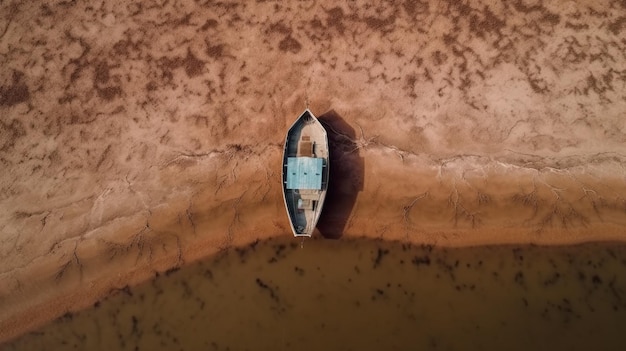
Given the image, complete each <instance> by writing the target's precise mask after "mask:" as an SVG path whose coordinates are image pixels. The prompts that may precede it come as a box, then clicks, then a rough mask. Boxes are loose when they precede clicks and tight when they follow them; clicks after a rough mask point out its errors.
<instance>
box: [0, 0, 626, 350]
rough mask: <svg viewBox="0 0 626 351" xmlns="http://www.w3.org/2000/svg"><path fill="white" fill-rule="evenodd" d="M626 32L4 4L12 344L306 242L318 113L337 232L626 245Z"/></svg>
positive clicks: (515, 15) (556, 22) (2, 88)
mask: <svg viewBox="0 0 626 351" xmlns="http://www.w3.org/2000/svg"><path fill="white" fill-rule="evenodd" d="M361 5H363V6H361ZM366 5H367V6H366ZM624 15H626V5H625V4H624V2H621V3H620V2H616V1H600V2H597V1H596V2H591V1H586V0H582V1H572V2H568V3H567V6H563V4H561V3H560V2H553V3H550V2H547V3H544V2H539V3H537V2H536V1H534V2H533V1H527V0H523V1H516V2H515V3H511V2H507V1H483V0H475V1H470V2H463V3H461V2H458V1H435V0H431V1H419V2H413V1H407V2H402V3H401V2H389V3H384V4H381V3H376V2H372V3H371V4H356V3H339V4H338V3H336V2H332V1H329V0H318V1H315V2H297V3H296V2H293V3H290V4H287V5H285V4H277V3H274V2H268V1H262V2H245V1H240V2H232V3H228V4H224V3H223V2H212V1H208V2H202V4H200V3H199V2H197V1H188V0H179V1H161V2H157V3H154V4H151V5H150V6H141V5H138V4H132V3H130V4H129V3H127V2H123V1H110V2H92V1H83V2H67V1H65V2H58V3H48V2H44V1H33V2H18V1H11V2H7V1H5V2H0V57H2V58H3V60H4V61H3V62H6V64H4V65H3V68H5V69H3V70H1V71H0V116H2V118H0V119H1V120H0V165H1V167H2V170H3V172H0V266H1V267H2V268H1V269H0V343H1V342H2V340H7V339H9V338H11V337H13V336H15V335H18V334H20V333H21V332H22V331H24V330H27V329H32V327H34V326H37V325H40V324H42V323H44V322H47V321H49V320H52V319H54V318H56V317H58V316H60V315H62V314H64V313H66V312H67V311H72V310H74V309H79V308H81V307H86V306H89V305H92V304H93V303H95V302H96V301H97V300H98V299H100V298H102V297H103V296H105V295H106V294H108V293H109V292H110V291H112V290H119V289H123V288H124V286H126V285H127V284H131V283H133V284H134V283H135V282H139V281H145V280H147V279H149V278H150V277H151V276H153V275H154V274H155V272H165V271H167V270H168V269H172V267H176V266H180V265H182V264H185V263H189V262H191V261H193V260H196V259H200V258H202V257H208V256H211V255H213V254H214V253H216V252H219V251H220V250H223V249H225V248H229V247H233V246H235V245H245V244H246V243H250V242H254V241H255V240H257V239H265V238H268V237H271V236H277V235H278V236H282V235H286V236H290V235H291V234H290V229H289V225H288V222H287V217H286V214H285V211H284V208H283V207H284V206H283V199H282V194H281V179H280V172H281V171H280V170H281V169H282V148H283V141H284V137H285V133H286V132H287V129H288V128H289V126H290V125H291V124H292V122H293V121H294V119H295V118H296V117H297V116H298V115H299V114H300V113H301V112H302V111H303V110H304V109H305V107H307V108H310V109H311V111H312V112H313V113H314V114H315V115H316V116H318V117H319V118H320V119H322V120H323V121H324V122H325V125H326V126H328V127H329V129H331V132H330V133H329V138H330V144H331V152H330V158H331V160H330V172H331V180H330V182H329V187H330V188H329V193H328V196H327V198H326V202H325V205H324V213H323V214H322V218H321V219H320V222H319V223H318V229H319V230H320V233H322V234H323V235H324V236H325V237H328V238H335V239H339V240H342V239H350V238H354V237H359V236H363V235H365V236H367V237H371V238H380V239H384V240H404V241H407V242H412V243H417V244H425V245H436V246H450V247H451V246H456V247H461V246H468V245H484V244H502V243H510V244H512V243H517V244H520V243H521V244H524V243H526V244H532V245H553V244H571V243H579V242H590V241H605V240H617V241H619V242H625V241H626V233H624V228H626V126H625V125H624V123H623V121H624V111H626V56H624V53H625V52H626V41H624V39H623V37H624V33H625V31H626V27H624V22H623V18H624ZM122 291H123V290H122Z"/></svg>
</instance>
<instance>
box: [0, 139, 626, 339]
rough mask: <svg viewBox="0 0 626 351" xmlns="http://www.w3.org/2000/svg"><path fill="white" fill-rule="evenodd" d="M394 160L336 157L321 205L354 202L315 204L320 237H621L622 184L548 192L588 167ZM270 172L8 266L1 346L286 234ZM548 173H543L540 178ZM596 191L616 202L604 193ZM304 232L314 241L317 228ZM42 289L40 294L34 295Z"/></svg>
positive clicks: (248, 173) (430, 241) (523, 241)
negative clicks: (357, 165) (361, 162)
mask: <svg viewBox="0 0 626 351" xmlns="http://www.w3.org/2000/svg"><path fill="white" fill-rule="evenodd" d="M268 150H269V151H267V154H264V155H263V157H265V158H266V159H268V160H271V161H270V162H268V163H270V164H273V162H272V161H274V159H276V160H275V161H277V162H279V161H280V160H279V157H280V152H279V151H278V150H277V149H274V148H272V149H268ZM394 153H396V151H389V150H385V149H384V148H379V147H374V146H372V147H370V148H366V149H363V150H360V151H359V152H358V153H352V154H343V155H342V157H343V161H342V162H340V163H338V164H337V167H335V172H336V173H337V174H338V175H341V176H343V175H345V174H346V172H348V173H350V172H352V173H353V174H354V173H355V172H353V170H352V171H350V170H346V169H342V167H348V168H350V167H354V162H353V161H354V160H355V159H358V158H360V157H361V154H363V156H364V159H365V160H367V163H366V164H365V167H364V169H363V170H362V171H363V172H362V176H361V178H360V181H361V183H362V185H361V186H355V184H356V183H355V182H354V179H350V178H349V177H347V178H342V179H331V181H333V180H334V181H335V187H334V191H335V194H333V196H332V197H331V198H330V199H331V201H333V198H334V199H335V200H336V199H337V197H339V198H342V197H343V198H354V202H353V204H352V208H343V212H342V211H341V208H337V206H335V208H333V205H332V204H331V203H329V204H325V208H324V211H327V210H328V212H324V214H323V215H322V218H321V219H320V223H318V228H321V227H324V225H326V227H328V226H331V227H332V226H336V225H337V224H342V223H343V224H344V226H343V228H344V229H343V231H344V233H343V234H341V235H340V236H339V237H337V236H333V235H332V233H331V235H326V236H327V237H330V238H331V239H328V240H333V239H332V238H334V239H338V240H357V239H359V238H371V239H381V240H388V241H399V242H406V243H411V244H415V245H433V246H435V247H451V248H462V247H471V246H501V245H522V246H523V245H540V246H569V245H579V244H586V243H596V242H620V243H623V242H626V235H625V234H624V233H623V228H624V226H626V216H624V215H623V211H626V207H622V206H626V205H624V202H623V201H624V200H622V198H621V196H620V195H619V194H626V185H624V184H623V183H622V185H621V188H620V187H619V186H618V185H619V184H620V179H619V178H616V179H615V181H616V184H618V185H614V186H613V187H610V186H608V185H607V184H608V183H610V182H609V181H608V180H607V179H601V178H595V179H596V180H598V179H600V180H601V181H600V182H599V183H598V184H595V186H594V184H591V183H589V182H587V183H585V185H584V187H583V186H581V185H580V184H578V187H579V189H577V191H575V189H573V188H571V187H570V188H569V190H568V191H565V190H560V191H558V192H557V193H555V191H556V190H555V189H557V188H558V189H563V187H565V186H567V185H568V184H569V183H568V180H570V181H571V179H574V178H576V177H575V176H580V177H578V178H581V177H583V176H589V172H590V167H586V168H585V171H584V172H582V171H580V172H579V174H575V173H572V172H571V171H567V172H561V173H562V174H561V178H559V177H558V176H557V178H554V177H555V173H554V172H555V170H553V169H545V170H544V171H538V173H535V172H531V173H529V172H528V170H523V169H521V168H520V169H517V170H513V171H511V168H510V166H506V167H504V166H501V165H497V164H495V163H494V164H493V165H491V166H489V167H487V166H485V165H483V166H482V167H483V170H485V169H491V170H490V171H488V172H487V173H488V174H481V175H480V176H479V177H475V176H472V175H470V174H469V172H468V171H467V170H468V167H467V165H466V164H463V163H461V164H456V165H452V164H448V168H447V169H446V170H445V171H443V173H442V170H441V169H437V168H436V167H425V166H424V165H423V164H422V165H421V166H419V164H420V162H423V160H420V159H419V158H417V157H414V156H410V155H405V156H404V157H397V158H393V157H391V156H393V154H394ZM234 160H235V158H225V159H223V160H222V161H223V164H222V166H219V167H214V165H213V166H210V167H209V166H207V165H206V164H203V163H201V162H198V163H197V164H195V165H194V166H189V165H187V167H192V168H193V167H197V168H199V170H191V169H189V168H188V169H187V171H188V172H189V173H190V174H203V172H201V171H200V170H207V168H211V169H224V170H227V169H230V167H229V166H228V163H230V162H236V161H234ZM213 161H214V162H215V160H213ZM339 165H341V166H339ZM373 165H377V166H376V167H375V166H373ZM171 167H174V168H176V167H179V166H176V165H172V166H171ZM607 167H608V166H607ZM407 169H408V170H410V173H407ZM399 170H404V173H399ZM257 171H258V170H257V168H256V165H255V164H254V163H248V164H247V165H245V166H241V167H240V168H239V172H240V176H242V177H243V178H244V179H251V177H253V176H252V174H253V173H254V172H257ZM541 172H544V173H545V174H543V175H542V173H541ZM174 173H177V172H174ZM357 173H358V172H357ZM596 173H598V171H597V170H596ZM407 174H412V175H413V176H412V177H407ZM598 174H600V173H598ZM279 176H280V175H278V174H274V175H273V176H272V178H270V179H269V181H268V182H266V183H264V184H262V185H261V186H260V187H259V188H258V189H255V190H254V191H253V190H251V189H247V188H245V187H242V184H241V183H239V182H237V181H236V180H232V181H231V182H229V183H228V184H225V185H224V186H225V189H224V190H223V191H219V192H216V191H215V190H214V189H210V188H208V189H206V190H205V191H202V190H200V191H196V192H192V194H193V195H192V196H191V200H190V199H189V198H188V192H186V191H182V192H181V193H180V194H179V195H177V196H174V197H172V198H170V200H169V201H170V202H169V203H167V204H162V205H159V206H155V207H154V209H152V210H151V211H150V214H151V215H150V216H149V217H147V218H146V217H145V215H144V214H143V213H139V214H136V215H135V216H131V217H124V218H123V219H117V220H112V221H108V222H106V223H103V225H102V226H101V227H99V228H97V229H96V230H94V231H91V232H90V233H87V234H83V235H79V236H78V237H75V238H74V239H72V238H70V239H66V240H65V241H63V242H62V243H60V244H57V245H56V246H55V250H54V251H53V252H52V251H51V254H50V255H47V256H46V257H42V258H41V259H40V260H41V261H34V262H33V263H31V264H30V266H28V265H27V266H26V267H24V268H21V269H17V270H15V271H14V273H13V275H12V276H11V278H13V280H14V281H17V282H20V284H19V285H17V286H15V285H14V286H13V288H14V290H13V291H10V290H5V291H3V293H2V300H1V301H2V311H3V315H2V316H0V330H2V333H0V342H7V341H8V340H10V339H13V338H15V337H18V336H19V335H22V334H24V333H25V332H28V331H31V330H33V329H36V328H37V327H39V326H41V325H43V324H46V323H49V322H51V321H52V320H54V319H56V318H58V317H60V316H62V315H64V314H66V313H73V312H76V311H79V310H82V309H84V308H88V307H89V306H93V304H95V303H97V301H99V300H101V299H103V298H105V297H106V296H108V295H110V294H111V293H115V292H116V291H117V292H121V293H123V291H124V287H125V286H127V285H131V286H132V285H136V284H139V283H142V282H145V281H148V280H150V279H151V278H152V277H154V276H155V274H163V273H164V272H167V271H168V270H170V269H176V268H177V267H180V266H182V265H185V264H189V263H191V262H195V261H197V260H201V259H205V258H207V257H211V256H213V255H215V254H217V253H219V252H220V251H221V250H224V249H227V248H232V247H241V246H246V245H250V244H251V243H253V242H255V241H258V240H266V239H269V238H275V237H285V238H286V237H291V234H290V232H289V226H288V222H287V217H286V214H285V213H284V209H283V204H282V201H281V199H282V198H281V194H280V187H279V184H280V179H279ZM525 177H526V178H525ZM547 178H551V183H548V182H547V181H546V179H547ZM410 179H420V180H421V181H420V182H414V181H411V180H410ZM578 180H580V179H578ZM179 181H183V182H188V181H190V180H189V179H186V180H185V179H183V180H179ZM192 183H193V182H192ZM357 183H358V182H357ZM540 183H541V184H542V183H545V184H544V185H542V186H540V185H538V184H540ZM331 184H332V183H331ZM530 185H532V186H530ZM557 186H559V187H557ZM615 186H617V188H616V187H615ZM602 189H604V190H602ZM606 189H611V192H610V193H611V194H618V195H614V196H613V197H611V196H609V195H608V194H609V192H607V191H608V190H606ZM603 191H604V192H603ZM591 192H593V195H594V196H595V197H594V198H593V199H589V198H585V197H581V194H583V195H584V194H588V195H589V196H591ZM234 194H238V195H237V196H236V195H234ZM520 194H522V195H520ZM524 194H525V196H523V195H524ZM557 195H558V196H557ZM368 199H378V200H380V201H376V202H372V201H368ZM594 199H595V200H594ZM592 200H594V201H595V202H594V201H592ZM327 201H328V200H327ZM112 202H115V200H112ZM338 203H339V205H340V206H341V205H346V203H341V201H339V202H338ZM191 204H193V205H191ZM200 204H202V205H200ZM599 204H602V205H601V206H600V205H599ZM348 205H349V203H348ZM346 214H347V215H346ZM336 216H346V217H345V218H335V217H336ZM267 218H273V220H271V221H268V220H267ZM337 221H338V222H337ZM315 235H317V236H318V237H319V238H322V237H323V236H324V234H322V233H320V232H319V230H318V231H317V232H316V234H315ZM294 240H296V239H294ZM59 262H60V263H59ZM100 267H108V269H105V270H102V269H101V268H100ZM61 272H62V273H61ZM5 277H6V275H5ZM5 279H6V278H5ZM24 282H28V283H24ZM46 288H47V289H49V292H48V293H46V292H41V290H44V289H46ZM5 289H7V288H5Z"/></svg>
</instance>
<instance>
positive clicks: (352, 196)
mask: <svg viewBox="0 0 626 351" xmlns="http://www.w3.org/2000/svg"><path fill="white" fill-rule="evenodd" d="M318 119H319V120H320V122H322V125H323V126H324V128H325V129H326V131H327V133H328V143H329V145H328V147H329V151H330V161H329V163H330V174H329V182H328V192H327V193H326V200H325V201H324V209H323V210H322V213H321V215H320V219H319V221H318V222H317V229H318V230H319V231H320V233H321V234H322V236H323V237H324V238H327V239H339V238H341V236H342V235H343V232H344V230H345V229H346V226H347V224H348V222H349V220H350V215H351V214H352V209H353V208H354V205H355V203H356V199H357V196H358V193H359V192H360V191H362V190H363V181H364V177H365V160H364V158H363V157H361V155H360V153H361V152H360V149H359V148H358V147H357V143H356V142H355V140H356V138H357V136H356V132H355V130H354V128H352V127H351V126H350V125H349V124H348V123H347V122H346V121H345V120H344V119H343V118H342V117H341V116H340V115H339V114H338V113H337V112H336V111H334V110H330V111H328V112H326V113H324V114H323V115H321V116H319V117H318Z"/></svg>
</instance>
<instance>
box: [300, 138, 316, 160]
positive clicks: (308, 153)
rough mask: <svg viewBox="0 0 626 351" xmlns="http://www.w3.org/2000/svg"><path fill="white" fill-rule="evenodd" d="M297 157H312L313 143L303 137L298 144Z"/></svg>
mask: <svg viewBox="0 0 626 351" xmlns="http://www.w3.org/2000/svg"><path fill="white" fill-rule="evenodd" d="M298 157H313V143H312V142H310V141H306V140H304V137H302V140H301V141H300V143H299V144H298Z"/></svg>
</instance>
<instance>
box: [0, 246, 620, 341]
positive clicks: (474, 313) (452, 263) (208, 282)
mask: <svg viewBox="0 0 626 351" xmlns="http://www.w3.org/2000/svg"><path fill="white" fill-rule="evenodd" d="M625 323H626V246H624V245H621V244H620V245H611V244H588V245H580V246H571V247H560V248H557V247H528V246H525V247H511V246H507V247H477V248H463V249H439V248H432V247H418V246H414V245H413V246H412V245H407V244H401V243H391V242H384V241H374V240H365V239H359V240H345V239H344V240H337V241H334V240H323V239H319V240H309V241H307V242H306V243H305V244H304V247H303V248H301V247H300V244H299V242H297V241H294V240H292V239H290V238H284V239H274V240H270V241H267V242H260V243H255V244H253V245H250V246H248V247H245V248H240V249H233V250H230V251H226V252H224V253H222V254H220V255H218V256H217V257H214V258H212V259H210V260H206V261H204V262H200V263H198V264H194V265H192V266H189V267H185V268H183V269H180V270H178V271H170V272H168V273H167V274H162V275H160V276H158V277H156V278H155V279H154V280H153V281H151V282H149V283H146V284H144V285H141V286H138V287H135V288H125V289H122V290H119V291H117V292H116V293H114V294H113V295H112V296H110V297H109V298H108V299H106V300H104V301H101V302H99V303H97V304H96V305H95V306H94V308H92V309H90V310H85V311H83V312H80V313H77V314H74V315H69V314H68V315H66V316H64V317H63V318H60V319H59V320H57V321H56V322H54V323H53V324H51V325H48V326H46V327H44V328H42V329H40V330H38V331H36V332H34V333H31V334H28V335H25V336H23V337H22V338H20V339H18V340H16V341H15V342H14V343H12V344H10V345H5V347H6V349H8V350H41V349H47V350H60V349H61V350H64V349H75V348H77V349H89V350H159V349H161V350H178V349H181V350H194V349H202V350H262V349H288V348H289V349H293V350H320V349H327V350H328V349H336V350H400V349H401V350H406V349H411V350H417V349H419V350H427V349H433V350H435V349H437V350H467V349H490V350H491V349H494V350H495V349H509V350H528V349H533V348H534V349H551V350H583V349H602V350H609V349H622V348H623V344H624V340H626V336H624V332H623V325H624V324H625Z"/></svg>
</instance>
